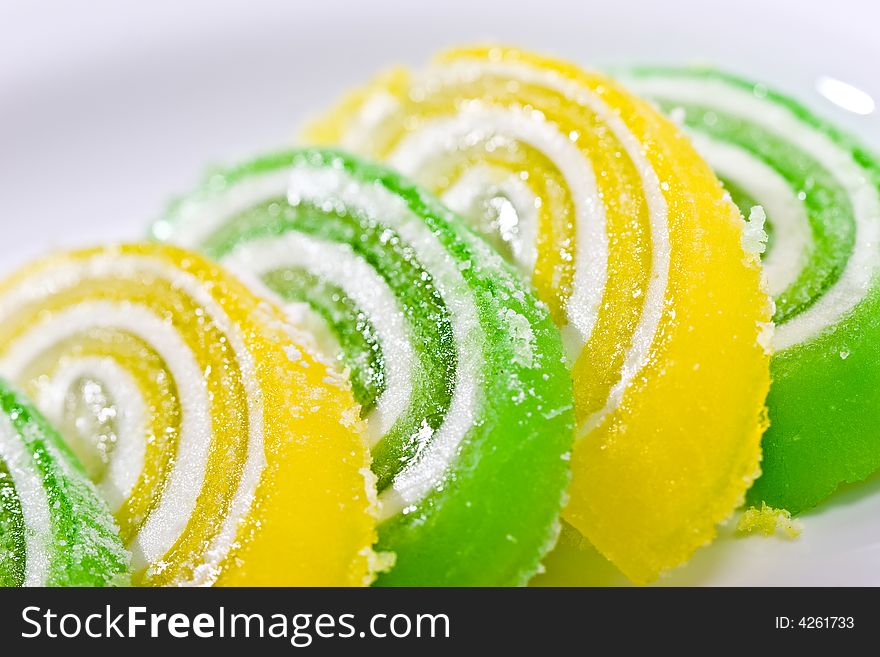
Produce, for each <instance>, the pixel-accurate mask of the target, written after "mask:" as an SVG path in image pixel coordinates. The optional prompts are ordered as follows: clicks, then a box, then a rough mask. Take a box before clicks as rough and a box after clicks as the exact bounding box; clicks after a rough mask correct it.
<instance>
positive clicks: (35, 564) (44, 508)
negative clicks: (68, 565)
mask: <svg viewBox="0 0 880 657" xmlns="http://www.w3.org/2000/svg"><path fill="white" fill-rule="evenodd" d="M22 440H23V439H22V437H21V436H19V434H18V431H17V430H16V429H15V427H14V426H13V425H12V422H11V421H10V419H9V417H7V416H6V414H5V413H0V459H2V460H3V462H4V463H6V468H7V469H8V470H9V474H10V475H11V476H12V483H13V485H14V487H15V494H16V495H17V496H18V502H19V504H20V505H21V513H22V516H23V518H24V526H25V550H26V563H25V571H24V585H25V586H45V585H46V579H47V578H48V575H49V560H50V550H51V549H52V546H54V544H55V538H54V535H53V533H52V519H51V514H50V512H49V499H48V496H47V494H46V489H45V488H43V480H42V477H41V476H40V474H39V472H38V471H37V469H36V464H35V463H34V462H33V458H32V456H31V454H30V452H29V451H28V449H27V447H25V445H24V444H23V442H22Z"/></svg>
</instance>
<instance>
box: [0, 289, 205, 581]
mask: <svg viewBox="0 0 880 657" xmlns="http://www.w3.org/2000/svg"><path fill="white" fill-rule="evenodd" d="M96 327H113V328H117V329H119V330H123V331H127V332H130V333H132V334H133V335H136V336H137V337H139V338H140V339H142V340H144V341H145V342H147V343H148V344H150V345H151V346H152V347H153V348H154V349H155V350H156V352H157V353H158V354H159V355H160V356H161V357H162V359H163V361H165V364H166V366H167V367H168V369H169V371H170V372H171V375H172V377H173V379H174V382H175V384H176V387H177V390H178V391H179V395H180V405H181V411H182V420H181V430H180V439H179V440H180V442H179V447H178V452H177V458H176V459H175V463H174V467H173V469H172V471H171V474H170V477H169V481H168V484H167V486H166V488H165V490H164V491H163V494H162V497H161V501H160V503H159V506H158V508H157V509H156V510H155V511H154V512H153V513H152V514H151V515H150V517H149V518H148V520H147V522H146V523H145V525H144V527H143V528H142V529H141V531H140V532H139V533H138V535H137V537H136V538H135V539H134V542H133V544H132V545H131V546H130V549H131V551H132V554H133V558H134V560H133V564H134V565H135V567H136V568H142V567H144V566H145V565H147V564H148V563H152V562H154V561H156V560H158V559H160V558H161V557H162V556H163V555H164V554H165V553H166V552H168V550H169V549H171V547H172V546H173V545H174V543H175V541H176V540H177V539H178V538H179V537H180V534H181V533H182V532H183V530H184V529H185V528H186V524H187V523H188V522H189V518H190V516H191V515H192V512H193V509H194V508H195V504H196V498H197V497H198V495H199V492H200V491H201V489H202V486H203V484H204V479H205V468H206V465H207V461H208V450H209V448H210V445H211V428H210V425H209V423H207V422H205V418H210V413H211V406H210V402H209V400H208V390H207V386H206V385H205V382H204V376H203V373H202V371H201V369H200V368H199V366H198V364H197V363H196V362H195V361H194V360H193V357H192V353H191V352H190V350H189V348H188V347H187V345H186V343H185V342H183V340H181V338H180V337H179V335H178V334H177V331H176V330H175V329H174V328H173V327H171V326H169V325H168V324H166V323H165V322H164V321H163V320H162V319H160V318H159V317H157V316H156V315H154V314H153V313H152V311H150V310H149V309H148V308H145V307H142V306H135V305H125V306H123V305H121V304H111V303H107V302H95V303H80V304H79V305H77V306H75V307H72V308H69V309H67V310H65V311H62V312H60V313H57V314H56V315H55V316H53V318H52V319H51V320H50V321H49V322H47V323H44V324H37V325H35V326H33V327H32V328H31V329H30V330H29V331H28V332H27V333H25V334H24V336H23V337H22V338H20V339H19V340H17V341H16V342H15V343H13V344H12V345H10V348H9V351H8V354H7V356H6V357H5V358H4V359H3V360H2V361H0V371H2V372H3V373H4V374H6V375H8V376H9V377H10V378H12V379H17V378H18V377H19V376H20V375H21V372H22V371H23V370H24V368H25V367H27V365H28V364H29V363H30V362H32V361H33V360H34V359H35V358H37V357H38V356H39V355H40V354H41V353H43V352H45V351H47V350H48V349H51V348H52V347H53V346H54V345H56V344H58V343H59V342H60V341H62V340H64V339H65V338H66V337H68V336H70V335H74V334H76V333H80V332H83V331H87V330H89V329H91V328H96ZM96 375H97V373H96ZM107 383H109V381H108V382H107ZM65 390H66V389H65ZM120 392H121V391H120ZM62 394H63V393H62ZM128 465H131V466H133V467H134V466H136V465H140V466H141V467H143V460H141V461H140V463H138V464H128ZM134 476H135V477H138V476H140V471H137V472H136V473H135V474H134Z"/></svg>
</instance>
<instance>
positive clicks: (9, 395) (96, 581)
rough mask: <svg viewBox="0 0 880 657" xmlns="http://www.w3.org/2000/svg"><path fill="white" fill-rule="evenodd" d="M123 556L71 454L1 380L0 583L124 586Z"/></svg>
mask: <svg viewBox="0 0 880 657" xmlns="http://www.w3.org/2000/svg"><path fill="white" fill-rule="evenodd" d="M128 561H129V555H128V553H127V552H126V551H125V548H124V547H123V546H122V541H121V540H120V538H119V534H118V528H117V527H116V524H115V523H114V521H113V515H112V514H111V513H110V510H109V509H108V508H107V506H106V505H105V504H104V503H103V502H102V501H101V499H100V498H99V497H98V494H97V491H96V490H95V488H94V486H92V483H91V482H90V481H89V479H88V477H87V476H86V474H85V472H83V471H82V469H81V467H80V465H79V463H77V461H76V458H75V457H74V456H73V454H72V453H70V451H69V450H68V449H67V447H66V446H65V445H64V443H63V442H62V440H61V438H60V437H59V435H58V433H57V432H56V431H55V429H54V428H52V427H51V426H50V425H49V423H48V422H46V420H45V418H43V417H42V416H41V415H40V414H39V412H37V410H36V409H35V408H34V407H33V406H32V405H31V404H30V402H28V401H25V400H24V399H23V398H22V397H21V396H20V395H19V394H18V393H16V392H15V391H14V390H13V389H12V388H10V387H9V386H8V385H7V384H6V383H5V382H4V381H2V380H0V587H7V586H107V585H121V584H125V583H126V582H127V580H128Z"/></svg>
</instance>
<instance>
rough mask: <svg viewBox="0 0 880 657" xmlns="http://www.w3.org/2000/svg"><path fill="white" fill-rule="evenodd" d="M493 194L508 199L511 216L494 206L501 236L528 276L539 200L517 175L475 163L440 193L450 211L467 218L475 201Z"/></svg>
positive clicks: (534, 255)
mask: <svg viewBox="0 0 880 657" xmlns="http://www.w3.org/2000/svg"><path fill="white" fill-rule="evenodd" d="M487 191H488V194H487ZM496 194H497V195H498V196H501V197H503V198H504V199H507V200H508V201H509V202H510V205H511V206H512V208H511V210H512V212H511V214H512V215H513V216H512V217H508V216H506V215H507V214H508V213H507V212H506V209H507V207H506V206H503V207H502V208H496V210H497V212H498V219H497V223H498V228H499V232H500V233H501V237H502V239H503V240H504V241H505V242H506V243H507V244H509V245H510V250H511V253H512V254H513V258H514V261H515V263H516V265H517V266H518V267H519V269H520V271H522V272H523V273H524V274H526V275H531V274H532V272H533V271H534V270H535V263H536V262H537V260H538V249H537V243H538V223H539V221H538V205H537V204H538V202H539V199H538V197H537V196H535V194H534V193H533V192H532V190H531V188H530V187H529V186H528V184H526V183H525V182H524V181H523V180H521V179H520V178H519V176H517V175H515V174H511V172H510V171H507V170H505V169H501V168H500V167H497V168H495V167H490V166H476V167H473V168H471V169H468V170H467V171H465V172H464V173H463V174H462V176H461V178H459V179H458V180H456V181H455V183H454V184H453V185H452V186H451V187H449V189H447V190H446V191H445V192H444V193H443V197H442V200H443V202H444V203H445V204H446V205H447V206H449V207H450V208H451V209H452V210H454V211H456V212H458V213H459V214H461V215H462V216H465V217H467V216H469V215H470V212H471V211H472V210H473V209H474V208H475V207H478V205H477V204H478V203H480V202H485V201H486V200H487V198H489V199H491V198H492V197H493V195H496Z"/></svg>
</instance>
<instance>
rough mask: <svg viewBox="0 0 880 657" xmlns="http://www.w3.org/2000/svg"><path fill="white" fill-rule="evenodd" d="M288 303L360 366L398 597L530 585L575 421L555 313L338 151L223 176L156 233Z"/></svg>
mask: <svg viewBox="0 0 880 657" xmlns="http://www.w3.org/2000/svg"><path fill="white" fill-rule="evenodd" d="M153 232H154V234H155V236H157V237H159V238H162V239H172V240H174V241H176V242H178V243H180V244H183V245H187V246H192V247H199V248H201V249H204V250H205V251H206V252H207V253H208V254H209V255H211V256H212V257H215V258H217V259H220V260H221V261H222V262H223V263H224V264H226V265H228V266H230V267H231V268H233V269H234V270H236V271H244V272H249V273H250V274H252V275H253V274H256V276H253V278H255V279H259V280H255V281H254V286H255V287H257V288H258V289H262V291H263V293H264V294H267V295H271V296H274V297H276V298H278V299H281V300H282V301H284V302H286V303H288V304H289V308H290V312H291V313H294V314H295V315H296V316H297V317H298V319H299V321H300V322H303V323H305V324H306V325H308V326H311V327H312V330H313V331H314V332H315V333H316V334H317V335H319V336H322V338H321V341H322V343H323V344H324V345H325V349H327V350H328V352H329V353H331V354H333V355H335V357H337V358H339V359H340V360H341V361H342V364H343V365H344V366H347V368H348V369H349V370H350V373H351V379H352V380H353V382H354V384H355V390H356V391H357V392H358V397H359V400H360V402H361V404H362V406H363V409H364V415H365V418H366V420H367V423H368V431H369V434H370V436H371V438H372V440H373V470H374V472H375V473H376V475H377V477H378V482H379V484H378V487H379V491H380V501H381V503H382V512H381V513H382V519H383V522H382V524H381V525H380V530H379V535H380V542H379V546H380V548H381V549H383V550H389V551H393V552H395V553H396V555H397V561H396V565H395V567H394V568H393V570H391V572H390V573H388V574H387V575H384V576H382V577H381V578H380V580H379V582H380V583H382V584H387V585H478V584H487V585H506V584H522V583H525V582H526V581H527V580H528V578H529V577H530V576H531V575H533V574H534V573H535V572H536V571H537V569H538V567H539V563H540V560H541V558H542V557H543V556H544V554H545V553H546V552H547V551H548V550H549V549H550V548H551V547H552V545H553V543H554V542H555V539H556V533H557V531H558V516H559V511H560V509H561V507H562V503H563V493H564V489H565V488H566V486H567V484H568V481H569V464H568V453H569V451H570V449H571V441H572V428H573V424H572V423H573V412H572V398H571V384H570V382H569V380H568V376H567V374H566V371H565V366H564V363H563V354H562V344H561V341H560V339H559V335H558V332H557V331H556V329H555V327H554V326H553V323H552V321H551V319H550V317H549V316H548V314H547V312H546V309H545V308H544V307H543V306H542V305H540V304H539V303H538V302H537V301H536V300H535V299H534V298H533V297H532V296H531V294H529V293H528V291H526V289H525V288H524V287H523V286H522V285H521V284H520V283H519V282H518V280H517V277H516V276H515V274H514V273H513V271H512V270H511V269H510V268H509V267H508V266H507V265H506V263H504V261H503V260H502V259H501V258H499V257H498V256H497V255H496V254H495V253H493V252H492V251H491V249H489V248H488V247H487V246H486V244H485V243H483V242H482V241H481V240H479V239H478V238H476V237H475V236H474V235H472V234H471V233H470V232H469V231H468V230H466V229H464V228H463V227H462V226H461V225H460V222H459V221H458V220H457V219H456V218H455V217H454V216H452V215H451V213H450V212H449V211H448V210H446V209H445V208H443V207H442V206H440V204H439V203H437V202H436V200H434V199H433V198H432V197H430V196H428V195H427V194H425V193H423V192H421V191H420V190H419V189H417V188H415V187H414V186H413V185H412V184H411V183H408V182H406V181H405V180H403V179H401V178H400V177H399V176H398V175H396V174H394V173H392V172H391V171H389V170H387V169H385V168H381V167H377V166H373V165H369V164H366V163H363V162H360V161H358V160H356V159H353V158H351V157H349V156H346V155H343V154H341V153H335V152H332V151H317V150H315V151H294V152H289V153H280V154H277V155H270V156H266V157H263V158H260V159H257V160H254V161H252V162H249V163H247V164H244V165H243V166H240V167H238V168H235V169H231V170H228V171H224V172H219V173H216V174H214V175H213V176H212V177H210V178H209V180H208V181H207V183H206V184H205V186H204V187H203V188H202V189H201V190H199V191H198V192H196V193H195V194H194V195H192V196H190V197H188V198H186V199H184V200H182V201H181V202H180V203H178V204H177V205H176V207H175V208H173V210H172V211H171V213H170V215H169V217H167V218H166V219H165V220H163V221H160V222H159V223H157V224H156V226H155V227H154V231H153Z"/></svg>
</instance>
